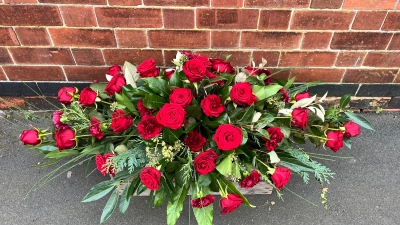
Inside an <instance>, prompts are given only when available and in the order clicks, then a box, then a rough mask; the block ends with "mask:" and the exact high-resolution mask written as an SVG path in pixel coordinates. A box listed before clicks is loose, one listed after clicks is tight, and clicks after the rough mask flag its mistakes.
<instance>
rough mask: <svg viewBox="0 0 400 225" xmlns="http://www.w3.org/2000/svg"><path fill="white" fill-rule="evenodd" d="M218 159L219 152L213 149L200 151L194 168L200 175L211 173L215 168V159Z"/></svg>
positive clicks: (194, 162)
mask: <svg viewBox="0 0 400 225" xmlns="http://www.w3.org/2000/svg"><path fill="white" fill-rule="evenodd" d="M217 159H218V155H217V153H215V152H214V151H213V150H212V149H208V150H207V151H205V152H202V153H200V154H199V155H198V156H196V158H195V159H194V161H193V164H194V169H195V170H196V172H197V173H198V174H200V175H206V174H209V173H211V172H212V171H213V170H214V169H215V161H216V160H217Z"/></svg>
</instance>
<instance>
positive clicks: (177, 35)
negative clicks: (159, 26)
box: [148, 30, 210, 49]
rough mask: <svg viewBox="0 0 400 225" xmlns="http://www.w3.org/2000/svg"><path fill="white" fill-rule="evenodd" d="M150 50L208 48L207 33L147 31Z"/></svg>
mask: <svg viewBox="0 0 400 225" xmlns="http://www.w3.org/2000/svg"><path fill="white" fill-rule="evenodd" d="M148 38H149V45H150V47H151V48H179V49H182V48H190V49H194V48H208V47H209V46H210V32H209V31H197V30H196V31H195V30H150V31H148Z"/></svg>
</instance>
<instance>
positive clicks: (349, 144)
mask: <svg viewBox="0 0 400 225" xmlns="http://www.w3.org/2000/svg"><path fill="white" fill-rule="evenodd" d="M343 142H344V144H345V145H346V147H347V148H349V149H351V139H350V138H349V137H345V138H343Z"/></svg>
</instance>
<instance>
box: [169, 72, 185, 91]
mask: <svg viewBox="0 0 400 225" xmlns="http://www.w3.org/2000/svg"><path fill="white" fill-rule="evenodd" d="M169 85H171V86H175V87H182V86H183V82H182V80H181V79H180V78H179V76H178V72H177V71H175V73H174V74H173V75H172V77H171V79H170V80H169Z"/></svg>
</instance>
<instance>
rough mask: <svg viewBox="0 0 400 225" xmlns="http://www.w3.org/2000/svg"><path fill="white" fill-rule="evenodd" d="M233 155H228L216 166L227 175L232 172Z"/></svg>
mask: <svg viewBox="0 0 400 225" xmlns="http://www.w3.org/2000/svg"><path fill="white" fill-rule="evenodd" d="M232 165H233V163H232V155H227V156H226V157H225V158H224V159H223V160H222V161H220V162H219V163H218V165H217V167H216V169H217V170H218V172H220V173H221V174H222V175H224V176H225V177H227V176H228V175H231V174H232Z"/></svg>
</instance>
